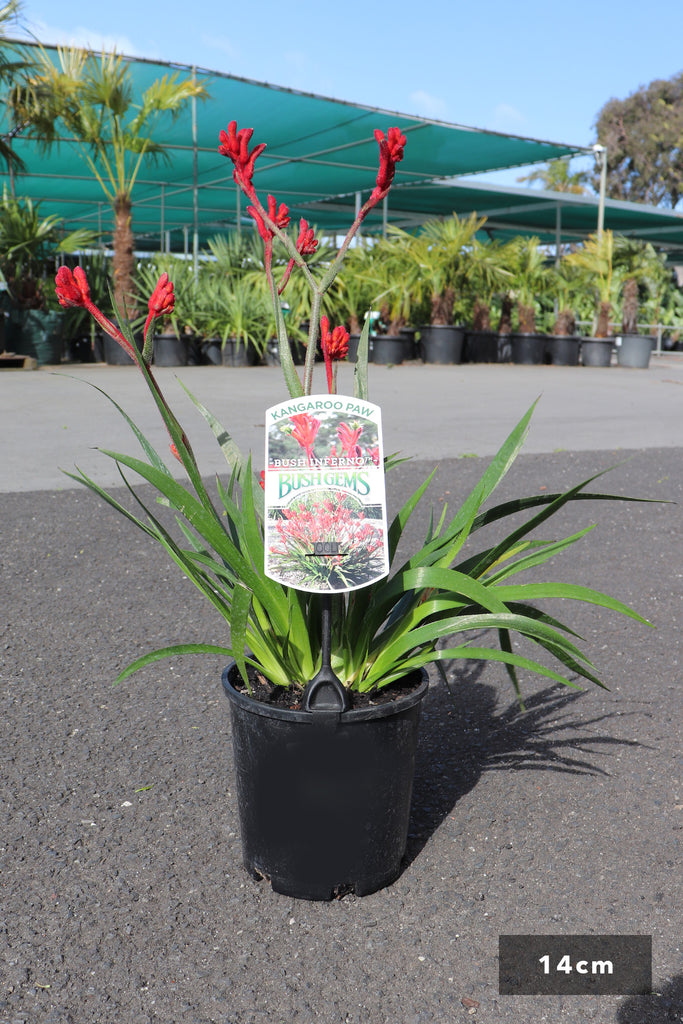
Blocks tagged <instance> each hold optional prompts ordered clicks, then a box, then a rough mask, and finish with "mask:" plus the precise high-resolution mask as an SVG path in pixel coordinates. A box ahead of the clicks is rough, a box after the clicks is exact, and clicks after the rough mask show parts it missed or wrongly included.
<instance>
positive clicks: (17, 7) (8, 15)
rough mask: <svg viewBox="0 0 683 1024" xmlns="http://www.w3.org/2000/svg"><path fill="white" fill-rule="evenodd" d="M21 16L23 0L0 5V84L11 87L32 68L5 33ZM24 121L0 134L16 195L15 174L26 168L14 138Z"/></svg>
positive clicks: (1, 155) (1, 150) (1, 151)
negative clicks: (15, 147) (16, 150)
mask: <svg viewBox="0 0 683 1024" xmlns="http://www.w3.org/2000/svg"><path fill="white" fill-rule="evenodd" d="M20 16H21V0H7V3H4V4H3V5H2V6H1V7H0V43H1V44H2V45H1V46H0V85H3V86H7V87H10V86H11V85H12V83H14V82H15V81H16V80H17V79H18V78H19V77H20V76H23V77H25V76H26V74H27V73H28V71H29V70H30V68H31V66H32V65H31V62H30V61H29V60H27V59H26V57H25V54H23V53H22V51H21V48H20V46H19V45H18V44H17V43H11V42H9V40H8V39H7V38H6V35H5V33H6V32H7V30H8V29H9V27H10V25H18V24H19V19H20ZM24 127H25V125H24V124H23V122H21V121H20V122H19V123H18V124H16V125H15V126H14V127H13V128H12V129H11V130H10V131H9V132H8V133H7V134H6V135H2V136H0V159H2V160H4V161H5V163H6V164H7V171H8V174H9V180H10V190H11V192H12V195H14V175H15V174H17V173H23V172H24V171H25V170H26V167H25V165H24V162H23V160H21V158H20V157H18V156H17V154H16V153H15V152H14V150H13V149H12V139H13V138H14V137H15V136H16V135H18V134H19V132H21V131H22V130H23V128H24Z"/></svg>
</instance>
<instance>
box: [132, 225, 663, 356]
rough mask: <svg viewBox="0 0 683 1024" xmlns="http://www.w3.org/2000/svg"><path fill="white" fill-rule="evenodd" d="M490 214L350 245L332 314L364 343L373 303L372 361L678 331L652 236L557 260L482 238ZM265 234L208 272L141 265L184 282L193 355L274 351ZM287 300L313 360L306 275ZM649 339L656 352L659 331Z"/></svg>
mask: <svg viewBox="0 0 683 1024" xmlns="http://www.w3.org/2000/svg"><path fill="white" fill-rule="evenodd" d="M484 223H485V221H484V218H478V217H476V216H475V215H471V216H469V217H467V218H459V217H458V216H457V215H455V214H454V215H453V216H452V217H450V218H448V219H447V220H445V221H431V222H428V223H426V224H425V225H423V227H422V229H421V230H420V231H419V233H416V234H411V233H408V232H406V231H403V230H401V229H396V228H390V229H389V232H388V235H387V238H386V239H381V240H375V241H373V242H366V243H365V244H359V245H357V246H356V247H355V248H351V249H349V251H348V253H347V254H346V262H345V264H344V267H343V271H342V273H341V274H340V275H339V276H338V277H337V279H336V280H335V282H334V285H333V286H332V287H331V289H330V291H329V292H328V293H326V295H325V296H324V299H323V300H322V301H323V306H322V311H323V312H324V313H325V314H326V315H328V316H329V317H330V319H333V320H335V321H338V322H342V323H344V324H345V326H346V327H347V329H348V330H349V332H350V335H351V346H352V350H353V346H354V342H355V341H356V339H357V337H358V336H359V335H360V329H361V326H362V324H363V322H364V319H365V317H366V316H367V315H368V312H367V311H368V310H371V311H372V312H371V313H370V316H371V320H372V323H371V341H370V348H371V359H372V360H373V361H374V362H378V363H399V362H402V361H404V360H405V359H409V358H421V359H423V360H424V361H425V362H438V363H457V362H461V361H463V360H469V361H483V362H498V361H508V360H512V361H514V362H544V361H549V362H554V363H558V364H562V363H569V364H576V363H578V361H579V348H580V347H581V352H582V361H583V362H585V363H586V364H590V365H605V364H607V363H608V362H609V356H610V354H611V351H612V349H611V345H610V344H609V343H608V344H605V343H602V344H601V342H602V340H603V339H608V341H609V342H611V343H612V344H613V327H612V324H613V322H614V321H615V320H618V319H621V321H622V323H621V331H620V332H619V333H620V334H621V335H622V336H624V337H626V336H636V337H639V335H638V327H637V321H638V314H639V311H640V312H641V313H642V314H643V315H644V316H645V317H646V318H648V319H651V320H652V321H657V322H665V323H667V322H668V323H670V324H671V326H672V328H673V329H674V330H675V329H676V327H677V326H678V324H679V323H680V322H681V320H682V319H683V303H682V302H681V294H680V291H679V289H678V287H677V284H676V282H675V278H674V272H673V270H672V269H671V268H670V267H669V266H667V264H666V261H665V259H664V258H663V257H662V256H661V255H659V254H658V253H656V252H655V250H654V249H653V248H652V246H650V245H648V244H645V243H640V242H634V241H632V240H630V239H627V238H623V237H619V236H615V235H613V234H612V232H610V231H606V232H604V234H603V235H602V237H601V238H600V239H598V238H597V237H595V236H594V237H591V238H589V239H588V240H587V241H586V243H585V244H584V245H582V246H577V247H573V248H572V249H571V250H569V251H567V252H566V253H564V254H562V256H561V258H560V259H559V260H558V261H553V260H551V259H550V258H549V256H548V254H547V252H546V250H545V249H544V247H543V246H542V245H541V244H540V242H539V241H538V239H536V238H523V237H517V238H514V239H512V240H511V241H509V242H507V243H505V244H501V243H498V242H484V241H482V240H481V238H480V237H479V234H480V232H481V230H482V228H483V226H484ZM258 244H260V240H259V239H258V236H257V235H256V234H255V233H253V234H252V233H245V234H243V235H242V236H241V237H240V236H237V235H234V236H232V237H229V238H224V237H217V238H215V239H213V240H212V241H211V242H210V243H209V246H208V249H207V250H206V252H205V253H203V254H202V259H201V260H200V263H199V267H198V269H197V271H196V272H195V269H194V266H193V264H192V261H189V260H187V259H183V258H179V257H174V256H169V255H165V256H157V257H155V258H154V259H152V260H150V261H147V262H145V263H143V264H141V265H140V267H139V268H138V281H139V283H140V287H141V288H142V289H143V291H144V289H145V288H147V289H149V287H150V285H151V283H152V281H153V280H155V279H156V277H158V275H159V274H160V273H163V272H167V273H169V275H170V276H172V277H173V279H174V280H176V281H178V282H179V289H180V292H181V294H182V298H183V304H182V308H183V310H184V312H183V317H182V320H181V319H180V318H179V317H178V316H176V315H175V314H174V315H173V316H172V317H170V318H168V321H167V322H166V323H165V324H164V325H162V329H163V332H164V334H168V335H171V336H172V335H173V334H174V335H175V336H176V339H180V341H181V342H182V340H183V339H185V341H186V343H187V345H186V352H185V353H182V352H181V359H186V358H189V359H190V360H192V359H193V352H194V358H197V355H196V352H197V347H196V344H197V343H196V339H197V338H199V339H202V342H203V349H204V355H205V359H208V360H209V361H212V362H221V361H223V362H227V363H230V364H233V363H234V362H236V361H237V362H244V361H247V362H252V363H253V362H258V361H260V360H265V361H267V362H268V361H272V357H273V355H274V351H275V345H274V342H270V344H269V339H274V336H275V333H276V331H275V320H274V317H273V313H272V308H271V307H270V305H269V298H268V294H267V292H266V289H265V287H264V280H265V275H264V273H263V262H262V257H261V256H260V255H259V251H258V248H257V246H258ZM332 256H333V250H331V249H330V248H328V247H327V246H325V245H319V246H318V247H317V248H316V251H315V252H314V253H313V254H312V256H311V259H312V261H313V263H314V265H315V267H316V269H320V270H324V269H325V267H326V266H328V265H329V263H330V261H331V259H332ZM287 266H288V260H287V256H286V253H284V251H281V252H280V253H278V251H277V247H275V250H274V254H273V274H274V277H275V279H276V281H278V282H279V281H280V280H282V279H283V277H284V275H285V274H287ZM286 299H287V301H286V303H283V310H284V313H285V316H286V317H287V324H288V328H289V334H290V337H291V339H292V341H293V344H294V355H295V359H296V358H297V357H298V358H300V359H301V360H303V355H304V352H305V343H306V338H307V332H308V325H309V322H310V315H311V304H310V297H309V295H308V293H307V290H306V288H305V287H303V286H302V284H301V283H300V281H298V280H297V278H296V277H292V278H291V279H288V283H287V291H286ZM577 321H582V322H591V323H592V328H591V329H590V330H589V332H588V335H587V337H585V336H584V337H583V339H581V337H580V333H581V334H584V335H585V333H586V332H585V331H583V332H579V331H578V330H577V327H576V324H577ZM189 339H195V341H194V342H192V343H191V342H190V341H189ZM593 339H597V342H596V341H594V340H593ZM168 344H169V345H170V346H171V347H173V346H174V345H175V347H176V348H177V345H178V342H177V341H176V342H175V343H174V342H173V341H172V339H171V338H169V342H168ZM192 344H194V346H195V347H194V349H192ZM641 344H642V345H643V346H644V350H645V351H646V352H647V354H648V356H649V352H650V350H651V347H652V339H651V338H648V337H646V338H643V340H642V342H641ZM622 345H623V342H622ZM626 347H627V346H626V345H623V351H625V350H626ZM220 349H222V356H221V355H220V351H219V350H220ZM619 351H622V348H621V347H620V348H619ZM275 358H276V357H275Z"/></svg>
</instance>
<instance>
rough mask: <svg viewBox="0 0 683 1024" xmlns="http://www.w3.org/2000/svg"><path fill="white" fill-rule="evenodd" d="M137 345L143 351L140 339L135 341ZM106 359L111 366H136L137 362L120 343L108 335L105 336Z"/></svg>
mask: <svg viewBox="0 0 683 1024" xmlns="http://www.w3.org/2000/svg"><path fill="white" fill-rule="evenodd" d="M135 344H136V345H137V347H138V349H139V350H141V349H142V344H141V339H140V338H136V339H135ZM104 359H105V362H106V363H107V364H108V365H109V366H133V365H135V360H134V359H132V358H131V357H130V356H129V355H128V353H127V352H126V350H125V349H124V348H122V347H121V345H119V343H118V341H114V339H113V338H111V337H110V336H109V335H108V334H105V335H104Z"/></svg>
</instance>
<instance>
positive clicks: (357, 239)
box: [354, 192, 363, 245]
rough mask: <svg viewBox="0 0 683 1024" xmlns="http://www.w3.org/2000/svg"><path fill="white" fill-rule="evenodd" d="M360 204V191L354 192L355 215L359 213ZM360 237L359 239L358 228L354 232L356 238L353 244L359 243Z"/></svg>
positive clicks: (359, 232)
mask: <svg viewBox="0 0 683 1024" xmlns="http://www.w3.org/2000/svg"><path fill="white" fill-rule="evenodd" d="M362 205H363V204H362V203H361V194H360V192H356V217H357V216H358V214H359V213H360V208H361V206H362ZM360 239H361V229H360V228H358V231H357V232H356V239H355V242H354V244H355V245H359V244H360Z"/></svg>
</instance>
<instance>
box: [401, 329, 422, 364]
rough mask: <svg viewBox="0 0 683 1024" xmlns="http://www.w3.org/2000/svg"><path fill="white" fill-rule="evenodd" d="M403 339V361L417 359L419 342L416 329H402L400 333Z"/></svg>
mask: <svg viewBox="0 0 683 1024" xmlns="http://www.w3.org/2000/svg"><path fill="white" fill-rule="evenodd" d="M398 334H399V337H400V338H402V339H403V361H404V362H405V361H406V360H411V359H416V358H417V342H416V341H415V328H414V327H402V328H401V329H400V331H399V332H398Z"/></svg>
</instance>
